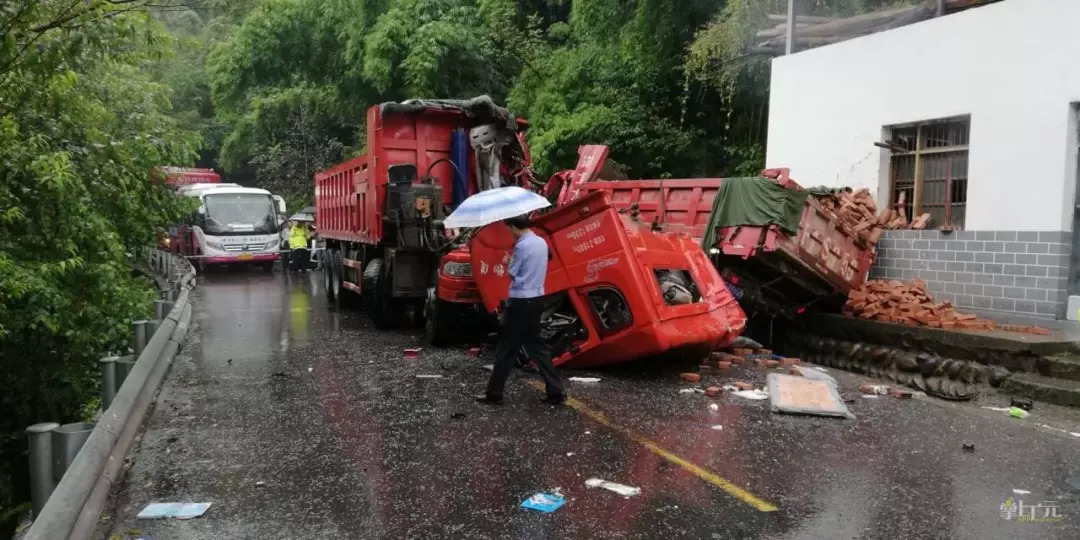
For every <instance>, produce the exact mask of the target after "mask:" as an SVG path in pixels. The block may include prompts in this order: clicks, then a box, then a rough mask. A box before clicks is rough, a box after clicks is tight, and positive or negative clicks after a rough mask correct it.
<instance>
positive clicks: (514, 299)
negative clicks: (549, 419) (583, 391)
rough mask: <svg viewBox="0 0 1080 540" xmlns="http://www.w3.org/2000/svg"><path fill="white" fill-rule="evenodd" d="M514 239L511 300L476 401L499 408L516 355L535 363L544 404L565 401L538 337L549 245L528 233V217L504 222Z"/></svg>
mask: <svg viewBox="0 0 1080 540" xmlns="http://www.w3.org/2000/svg"><path fill="white" fill-rule="evenodd" d="M503 223H505V224H506V226H507V227H509V228H510V233H511V234H513V235H514V238H516V239H517V240H516V241H515V242H514V255H513V257H512V258H511V259H510V267H509V269H508V270H509V274H510V298H509V299H508V300H507V301H506V308H505V311H504V314H503V328H502V334H501V335H500V337H499V347H498V349H496V352H495V367H494V369H492V370H491V377H490V378H489V379H488V385H487V391H486V392H484V394H483V395H481V396H477V398H476V399H477V401H480V402H481V403H490V404H494V405H499V404H501V403H502V401H503V389H504V388H505V386H506V379H507V377H509V376H510V371H511V370H512V369H513V368H514V364H515V363H516V359H517V355H518V352H519V351H521V350H522V349H524V351H525V354H526V355H528V357H529V358H531V359H532V360H534V361H535V362H536V365H537V368H538V369H539V371H540V375H541V376H543V377H544V385H545V387H546V389H547V397H546V398H544V402H545V403H550V404H552V405H562V404H563V403H565V402H566V390H565V389H564V388H563V384H562V381H561V380H560V379H559V375H558V374H557V373H555V366H554V365H552V363H551V354H550V352H549V351H548V349H547V347H546V346H545V344H544V342H543V340H542V339H541V337H540V316H541V315H542V314H543V311H544V279H545V278H546V277H547V263H548V246H547V242H545V241H544V239H543V238H540V237H539V236H537V235H535V234H533V232H532V231H531V230H529V218H528V217H527V216H524V215H522V216H516V217H512V218H509V219H506V220H504V221H503Z"/></svg>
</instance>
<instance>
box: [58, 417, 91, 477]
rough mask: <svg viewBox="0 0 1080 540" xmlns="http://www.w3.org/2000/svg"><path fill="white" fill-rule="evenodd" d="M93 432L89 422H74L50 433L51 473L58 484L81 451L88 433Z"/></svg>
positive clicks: (88, 436)
mask: <svg viewBox="0 0 1080 540" xmlns="http://www.w3.org/2000/svg"><path fill="white" fill-rule="evenodd" d="M93 431H94V424H93V423H91V422H75V423H73V424H64V425H62V426H60V427H58V428H56V429H54V430H53V432H52V460H53V463H52V473H53V480H55V481H56V482H59V481H60V479H61V478H63V477H64V473H65V472H66V471H67V470H68V467H70V466H71V462H72V461H75V456H77V455H79V450H81V449H82V447H83V444H85V443H86V439H89V438H90V433H91V432H93Z"/></svg>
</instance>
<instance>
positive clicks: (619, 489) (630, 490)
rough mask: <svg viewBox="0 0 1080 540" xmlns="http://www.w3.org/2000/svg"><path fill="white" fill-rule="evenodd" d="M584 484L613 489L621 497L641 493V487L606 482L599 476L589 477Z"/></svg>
mask: <svg viewBox="0 0 1080 540" xmlns="http://www.w3.org/2000/svg"><path fill="white" fill-rule="evenodd" d="M585 485H586V486H588V487H598V488H604V489H606V490H608V491H613V492H615V493H618V494H619V495H622V496H623V497H633V496H635V495H641V488H639V487H633V486H627V485H623V484H616V483H615V482H608V481H607V480H602V479H600V478H590V479H588V480H586V481H585Z"/></svg>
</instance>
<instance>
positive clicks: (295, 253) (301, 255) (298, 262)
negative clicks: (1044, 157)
mask: <svg viewBox="0 0 1080 540" xmlns="http://www.w3.org/2000/svg"><path fill="white" fill-rule="evenodd" d="M289 255H291V256H292V265H291V266H292V270H293V271H294V272H299V271H300V270H301V269H303V268H306V267H307V263H308V259H310V258H311V255H310V254H309V253H308V250H306V249H294V250H292V252H291V253H289Z"/></svg>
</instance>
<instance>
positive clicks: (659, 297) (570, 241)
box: [469, 193, 746, 366]
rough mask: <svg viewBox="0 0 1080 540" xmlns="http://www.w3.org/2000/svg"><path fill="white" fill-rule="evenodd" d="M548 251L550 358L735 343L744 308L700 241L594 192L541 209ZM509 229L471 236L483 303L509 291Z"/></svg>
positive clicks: (697, 352)
mask: <svg viewBox="0 0 1080 540" xmlns="http://www.w3.org/2000/svg"><path fill="white" fill-rule="evenodd" d="M532 230H533V231H534V232H535V233H536V234H538V235H539V236H541V237H542V238H544V239H545V240H546V241H547V242H548V247H549V250H550V254H551V259H550V262H549V263H548V273H547V279H546V282H545V290H546V292H547V296H546V298H547V299H548V300H549V303H548V309H547V310H546V311H545V314H544V318H543V322H542V325H543V334H544V338H545V339H546V340H547V341H548V346H549V347H551V350H552V359H553V361H554V363H555V364H556V365H562V364H565V365H569V366H596V365H603V364H611V363H617V362H626V361H629V360H634V359H636V358H642V357H646V356H652V355H657V354H660V353H676V354H678V353H687V354H691V355H694V356H697V357H700V356H701V355H704V354H707V353H708V352H709V351H711V350H713V349H715V348H717V347H721V346H724V345H727V344H729V343H731V342H732V341H733V340H734V339H735V338H736V337H738V336H739V334H740V333H741V332H742V330H743V327H744V326H745V324H746V316H745V315H744V314H743V312H742V309H741V308H740V307H739V305H738V303H737V302H736V301H735V299H734V297H732V295H731V293H730V292H729V291H728V289H727V287H726V286H725V284H724V281H723V280H722V279H721V278H720V275H719V274H718V273H717V271H716V269H715V268H714V267H713V265H712V263H711V262H710V261H709V259H708V257H707V256H706V255H705V253H704V252H703V251H702V250H701V248H700V246H699V245H698V244H697V243H696V241H695V240H694V239H693V238H691V237H690V236H688V235H685V234H680V233H657V232H654V231H653V230H651V226H649V225H647V224H644V225H643V224H641V223H638V222H635V221H634V220H632V219H631V218H630V217H629V216H626V215H622V214H620V213H619V212H618V211H617V209H616V208H615V207H614V206H613V205H612V204H611V201H610V200H609V199H608V197H607V195H605V194H603V193H592V194H589V195H586V196H584V197H582V198H580V199H578V200H575V201H573V202H570V203H568V204H565V205H562V206H559V207H558V208H556V209H554V210H552V211H550V212H548V213H546V214H543V215H542V216H539V217H538V218H536V219H535V220H534V221H533V225H532ZM513 246H514V239H513V237H512V236H511V235H510V232H509V230H508V229H507V228H506V226H505V225H503V224H501V223H499V224H493V225H489V226H487V227H484V228H483V229H481V230H480V231H479V233H477V235H476V236H475V237H474V238H473V239H472V241H471V242H470V246H469V247H470V252H471V260H472V268H473V274H474V276H475V279H476V284H477V286H478V288H479V292H480V296H481V297H482V298H483V301H484V305H485V308H486V309H487V310H489V311H495V310H496V309H498V307H499V305H500V304H501V302H502V301H504V300H506V298H507V296H508V290H509V285H510V276H509V274H508V273H507V267H508V264H509V261H510V257H511V254H512V252H513Z"/></svg>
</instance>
